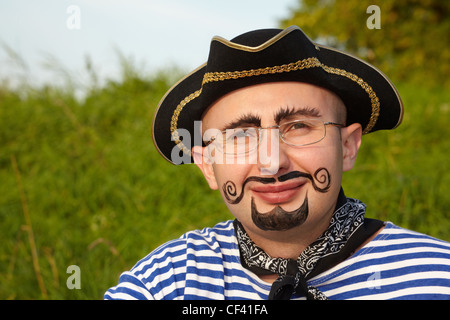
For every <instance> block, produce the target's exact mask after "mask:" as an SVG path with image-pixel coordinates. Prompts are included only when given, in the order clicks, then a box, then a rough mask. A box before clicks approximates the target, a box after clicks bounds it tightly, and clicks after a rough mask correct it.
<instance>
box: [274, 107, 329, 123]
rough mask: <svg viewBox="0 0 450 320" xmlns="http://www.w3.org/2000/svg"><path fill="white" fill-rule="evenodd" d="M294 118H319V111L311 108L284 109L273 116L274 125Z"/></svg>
mask: <svg viewBox="0 0 450 320" xmlns="http://www.w3.org/2000/svg"><path fill="white" fill-rule="evenodd" d="M296 116H302V117H311V118H320V116H321V115H320V112H319V110H317V109H315V108H311V107H303V108H300V109H296V108H293V107H284V108H282V109H280V110H279V111H278V112H277V113H276V114H275V117H274V118H275V123H276V124H280V122H281V121H282V120H285V119H289V118H292V117H296Z"/></svg>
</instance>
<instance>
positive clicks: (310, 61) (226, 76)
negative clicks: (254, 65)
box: [170, 57, 380, 155]
mask: <svg viewBox="0 0 450 320" xmlns="http://www.w3.org/2000/svg"><path fill="white" fill-rule="evenodd" d="M317 67H320V68H322V69H323V70H324V71H325V72H328V73H331V74H336V75H340V76H343V77H346V78H348V79H350V80H352V81H354V82H356V83H357V84H358V85H360V86H361V88H363V89H364V91H366V92H367V94H368V95H369V98H370V101H371V104H372V114H371V116H370V120H369V123H368V124H367V126H366V128H365V129H364V130H363V134H366V133H369V132H370V131H371V130H372V129H373V127H374V126H375V123H376V122H377V120H378V116H379V115H380V101H379V99H378V97H377V95H376V93H375V91H373V89H372V87H371V86H370V85H369V84H368V83H367V82H365V81H364V80H363V79H361V78H360V77H358V76H357V75H355V74H353V73H351V72H348V71H345V70H343V69H339V68H333V67H329V66H326V65H324V64H323V63H321V62H320V61H319V59H317V58H315V57H314V58H306V59H303V60H299V61H297V62H293V63H289V64H283V65H281V66H274V67H266V68H260V69H252V70H244V71H231V72H208V73H205V75H204V76H203V81H202V87H201V88H200V89H199V90H197V91H195V92H194V93H192V94H190V95H189V96H187V97H186V98H184V99H183V100H182V101H181V102H180V103H179V104H178V106H177V107H176V108H175V111H174V112H173V115H172V121H171V122H170V133H171V134H172V140H173V141H174V142H175V143H176V145H177V146H178V148H180V149H181V150H182V151H183V152H184V153H185V154H188V155H191V150H189V149H188V148H186V146H185V145H184V144H183V142H181V141H180V137H179V135H178V131H177V128H178V117H179V115H180V112H181V111H182V110H183V108H184V107H185V106H186V105H187V104H188V103H189V102H191V101H192V100H194V99H195V98H198V97H199V96H200V94H201V93H202V88H203V85H204V84H206V83H211V82H219V81H225V80H230V79H239V78H246V77H253V76H259V75H265V74H276V73H283V72H291V71H297V70H302V69H308V68H317Z"/></svg>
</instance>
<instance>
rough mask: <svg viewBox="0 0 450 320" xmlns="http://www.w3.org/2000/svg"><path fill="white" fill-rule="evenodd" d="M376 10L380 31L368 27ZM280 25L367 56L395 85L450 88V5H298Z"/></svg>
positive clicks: (333, 0) (419, 1)
mask: <svg viewBox="0 0 450 320" xmlns="http://www.w3.org/2000/svg"><path fill="white" fill-rule="evenodd" d="M371 5H377V6H378V7H379V8H380V27H381V29H369V28H368V27H367V25H366V22H367V20H368V19H369V18H370V17H371V16H372V15H373V14H374V12H372V11H369V13H367V12H366V11H367V8H368V7H369V6H371ZM370 22H372V20H370ZM281 23H282V25H283V27H287V26H290V25H298V26H299V27H300V28H302V30H304V31H305V33H306V34H307V35H308V36H309V37H310V38H311V39H313V41H317V42H319V43H321V44H326V45H330V46H333V47H336V48H340V49H344V50H345V51H347V52H349V53H353V54H355V55H357V56H359V57H362V58H363V59H365V60H366V61H368V62H369V63H371V64H373V65H375V66H376V67H378V68H380V69H381V70H382V71H383V72H384V73H386V74H387V75H388V77H391V78H393V79H394V80H408V82H412V81H414V82H415V83H417V84H421V85H439V86H441V85H442V86H444V87H446V88H450V76H449V75H450V41H449V40H450V1H446V0H444V1H442V0H321V1H316V0H298V3H297V6H296V7H295V8H292V9H291V12H290V13H289V14H288V17H287V18H286V19H284V20H283V21H282V22H281Z"/></svg>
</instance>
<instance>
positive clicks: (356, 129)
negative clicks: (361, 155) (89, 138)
mask: <svg viewBox="0 0 450 320" xmlns="http://www.w3.org/2000/svg"><path fill="white" fill-rule="evenodd" d="M361 136H362V128H361V125H360V124H359V123H353V124H351V125H349V126H348V127H345V128H342V129H341V137H342V155H343V161H342V170H343V171H349V170H351V169H352V168H353V166H354V165H355V161H356V156H357V155H358V151H359V148H360V146H361Z"/></svg>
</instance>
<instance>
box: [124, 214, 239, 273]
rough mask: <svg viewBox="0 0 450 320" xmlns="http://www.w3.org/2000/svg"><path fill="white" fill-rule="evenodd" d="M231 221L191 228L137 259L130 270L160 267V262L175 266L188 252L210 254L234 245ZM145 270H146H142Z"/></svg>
mask: <svg viewBox="0 0 450 320" xmlns="http://www.w3.org/2000/svg"><path fill="white" fill-rule="evenodd" d="M235 243H236V238H235V233H234V226H233V221H232V220H229V221H224V222H220V223H218V224H216V225H215V226H214V227H207V228H203V229H198V230H192V231H189V232H186V233H184V234H183V235H181V236H180V237H179V238H177V239H174V240H171V241H168V242H166V243H164V244H162V245H160V246H159V247H157V248H156V249H155V250H153V251H152V252H150V253H149V254H148V255H147V256H145V257H144V258H143V259H141V260H140V261H138V262H137V263H136V265H135V266H134V267H133V268H132V269H131V270H130V271H131V272H133V273H141V272H143V270H144V269H145V270H148V269H149V268H152V267H153V268H160V267H161V266H160V265H161V264H164V265H169V264H170V265H171V267H177V266H179V265H182V264H184V265H185V263H186V259H187V255H188V254H194V255H195V254H196V253H198V254H200V255H202V254H203V255H205V254H212V253H214V252H217V253H218V252H220V251H223V250H227V249H230V250H231V249H233V248H235V247H236V244H235ZM144 272H146V271H144Z"/></svg>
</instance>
